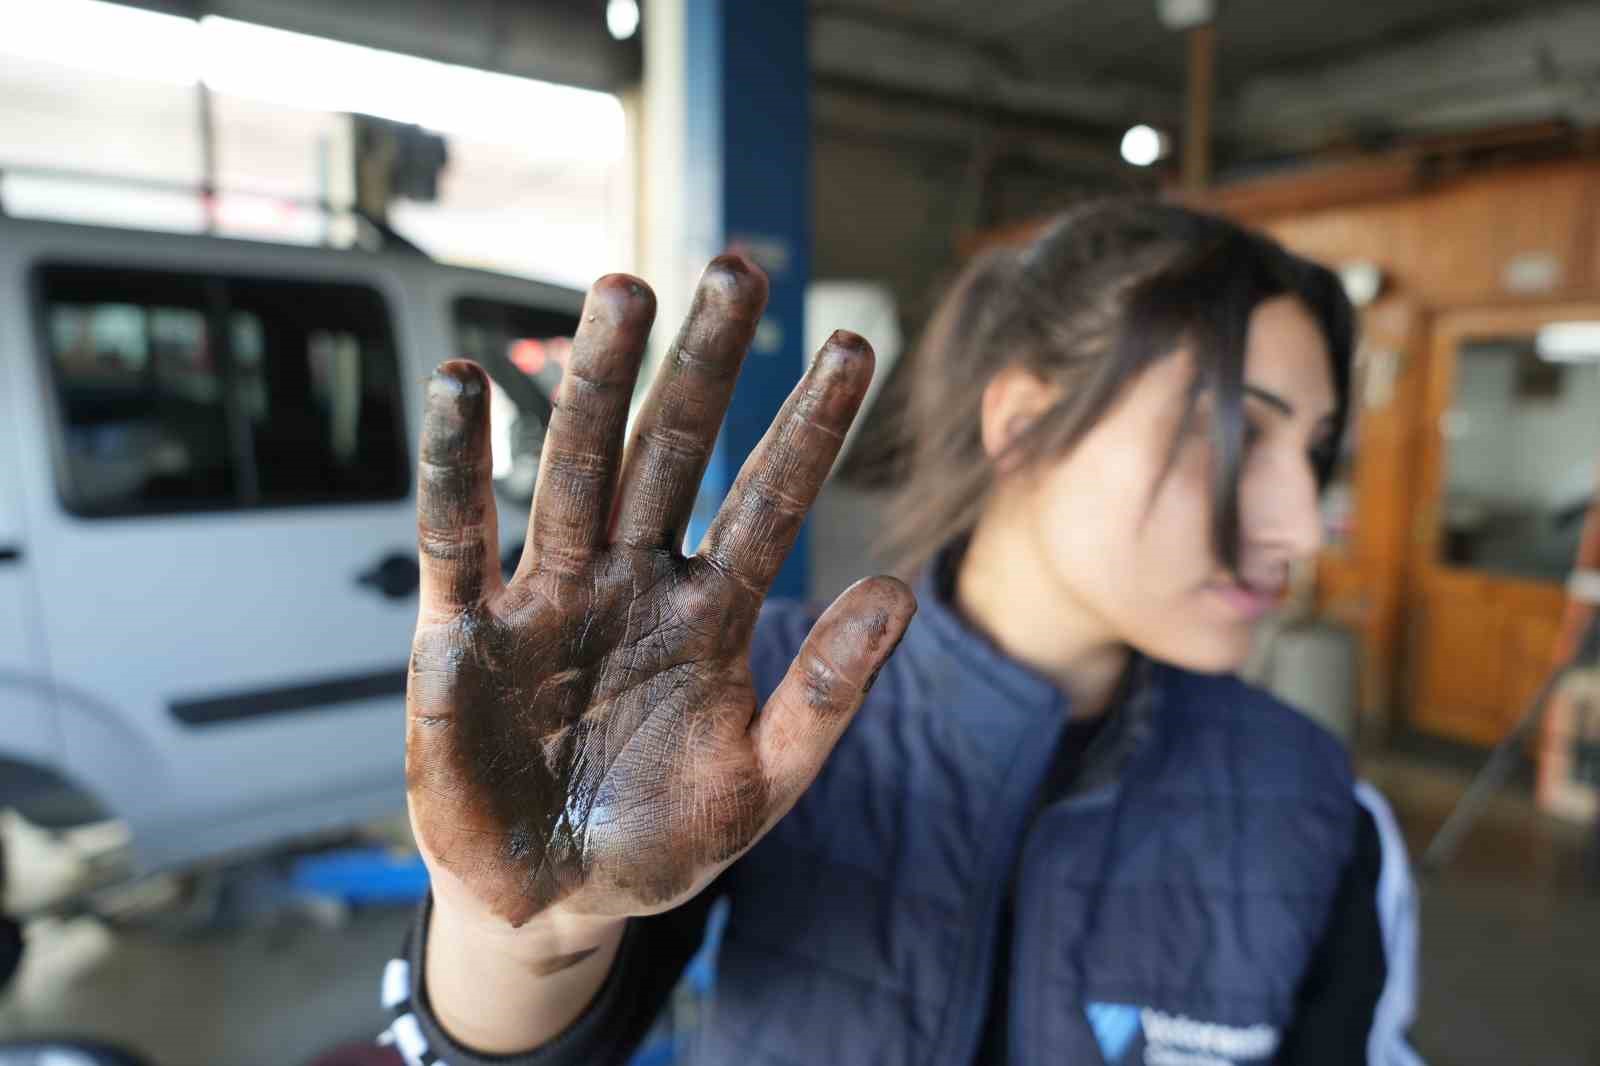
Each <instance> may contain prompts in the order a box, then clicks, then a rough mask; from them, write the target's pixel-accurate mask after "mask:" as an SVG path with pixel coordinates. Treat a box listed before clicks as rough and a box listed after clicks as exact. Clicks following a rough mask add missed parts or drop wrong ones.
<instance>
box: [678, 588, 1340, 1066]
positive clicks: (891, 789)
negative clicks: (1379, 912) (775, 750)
mask: <svg viewBox="0 0 1600 1066" xmlns="http://www.w3.org/2000/svg"><path fill="white" fill-rule="evenodd" d="M918 598H919V601H920V604H921V609H920V611H919V614H918V616H917V619H916V621H915V622H913V623H912V626H911V629H910V631H909V632H908V634H907V636H906V639H905V641H904V642H903V643H902V645H901V647H900V649H899V651H898V652H896V654H895V656H894V658H893V659H892V660H891V661H890V663H889V665H888V666H887V667H886V668H885V669H884V671H883V673H882V675H881V676H880V678H879V680H878V683H877V685H876V687H875V688H874V689H873V691H872V693H871V695H870V696H869V698H868V700H867V703H866V705H865V706H864V707H863V708H862V710H861V711H860V713H859V714H858V715H857V717H856V720H855V721H854V722H853V723H852V724H851V726H850V729H849V730H848V731H847V733H846V734H845V736H844V738H843V739H842V740H841V741H840V743H839V745H838V747H837V748H836V749H835V751H834V753H833V755H832V756H831V757H830V758H829V759H828V761H827V763H826V765H825V766H824V768H823V771H822V773H821V775H820V777H819V778H818V779H817V781H816V782H815V784H814V785H813V786H812V787H811V789H810V790H809V791H807V792H806V794H805V795H804V796H803V797H802V799H801V800H800V802H799V804H798V805H797V806H796V807H795V809H794V810H793V811H792V812H791V813H790V814H789V815H788V816H787V817H786V818H785V819H784V820H783V821H782V822H780V823H779V824H778V826H777V827H776V828H775V829H774V830H773V831H772V832H771V833H770V834H769V835H768V836H767V837H766V838H765V839H763V840H762V841H761V843H760V844H758V845H757V846H756V847H755V848H754V849H753V850H752V851H751V852H750V853H749V854H748V855H746V856H745V857H744V858H743V859H741V860H740V861H739V862H738V863H736V864H735V865H734V867H732V868H731V869H730V870H729V871H728V874H727V875H726V876H725V878H724V882H725V884H726V886H727V888H728V891H729V896H730V901H731V909H730V912H729V918H728V924H727V927H726V931H725V933H724V938H723V943H722V949H721V953H720V956H719V958H718V979H717V992H716V997H715V1000H714V1001H713V1003H712V1004H711V1006H710V1008H709V1012H708V1016H707V1017H706V1018H705V1020H704V1023H703V1030H702V1040H701V1041H700V1044H701V1052H702V1053H701V1055H700V1056H699V1057H698V1058H697V1060H696V1061H699V1062H702V1063H715V1064H727V1066H733V1064H740V1066H745V1064H770V1066H802V1064H804V1066H809V1064H812V1063H827V1064H829V1066H868V1064H871V1066H970V1064H971V1063H972V1060H973V1056H974V1055H975V1053H976V1049H977V1047H978V1041H979V1038H980V1033H981V1028H982V1025H983V1018H984V1012H985V1009H986V1006H987V1003H986V1000H987V996H988V993H989V989H990V987H991V984H992V982H991V974H990V971H991V968H992V966H993V965H994V961H993V960H994V959H995V958H996V950H995V939H996V936H997V935H998V933H997V931H998V918H999V913H1000V907H1001V905H1002V902H1003V900H1004V898H1005V893H1006V892H1007V891H1008V889H1009V888H1010V886H1011V885H1012V881H1013V875H1014V876H1015V891H1014V895H1013V897H1012V898H1013V899H1014V901H1015V911H1014V921H1013V925H1012V928H1013V938H1014V939H1013V941H1012V945H1011V952H1010V962H1011V967H1012V969H1011V975H1010V978H1011V979H1010V981H1009V989H1010V996H1011V1000H1010V1004H1009V1026H1010V1028H1009V1045H1010V1055H1011V1061H1012V1062H1013V1063H1019V1064H1020V1063H1028V1064H1033V1063H1063V1064H1078V1063H1088V1064H1093V1063H1101V1062H1104V1063H1107V1064H1109V1066H1121V1064H1124V1063H1134V1062H1142V1063H1146V1064H1149V1066H1200V1064H1204V1066H1219V1064H1232V1063H1259V1062H1266V1061H1270V1059H1271V1056H1272V1052H1273V1050H1274V1049H1275V1048H1276V1046H1277V1041H1278V1039H1279V1037H1280V1035H1281V1034H1282V1032H1283V1031H1284V1029H1285V1028H1286V1026H1287V1025H1288V1023H1289V1021H1290V1020H1291V1018H1292V1017H1293V1013H1294V1006H1295V996H1296V990H1297V988H1298V986H1299V984H1300V980H1301V977H1302V975H1303V974H1304V973H1305V971H1306V968H1307V966H1308V963H1309V961H1310V957H1311V954H1312V950H1313V948H1314V947H1315V945H1316V944H1317V942H1318V939H1319V937H1320V934H1321V932H1322V930H1323V928H1324V926H1325V925H1326V923H1327V919H1328V914H1329V911H1330V907H1331V905H1332V902H1333V896H1334V891H1335V889H1336V887H1337V883H1338V880H1339V875H1340V872H1341V870H1342V868H1343V866H1344V865H1345V862H1346V860H1347V858H1348V857H1349V855H1350V852H1351V848H1352V844H1353V839H1354V833H1355V826H1356V804H1355V801H1354V799H1353V798H1352V792H1351V789H1352V778H1351V771H1350V767H1349V762H1348V759H1347V757H1346V755H1345V753H1344V750H1343V748H1342V747H1341V746H1340V745H1339V744H1338V742H1337V741H1335V740H1334V739H1333V738H1332V737H1331V736H1330V735H1329V734H1327V733H1326V732H1324V731H1323V730H1322V729H1321V728H1319V727H1318V726H1317V725H1315V724H1314V723H1313V722H1311V721H1310V720H1309V719H1307V718H1306V717H1304V716H1302V715H1300V714H1298V713H1297V712H1295V711H1293V710H1291V709H1290V708H1288V707H1286V706H1284V705H1283V704H1281V703H1279V702H1277V701H1276V700H1274V699H1273V698H1272V697H1271V696H1269V695H1267V694H1266V693H1264V692H1261V691H1259V690H1257V689H1254V688H1252V687H1250V686H1248V685H1246V684H1244V683H1243V682H1241V681H1239V680H1237V679H1235V678H1232V677H1222V676H1207V675H1200V674H1194V673H1189V672H1186V671H1183V670H1179V669H1175V668H1173V667H1170V666H1166V665H1163V664H1160V663H1154V662H1144V663H1142V664H1141V665H1140V666H1139V669H1140V670H1142V671H1144V676H1143V677H1142V678H1141V679H1139V680H1138V683H1137V684H1136V685H1135V686H1134V688H1133V690H1132V691H1133V695H1132V697H1131V698H1130V699H1129V700H1128V702H1127V703H1125V704H1124V705H1123V706H1122V707H1120V708H1118V709H1117V710H1116V711H1115V712H1114V716H1113V717H1112V718H1111V719H1110V720H1108V722H1107V723H1106V725H1105V727H1104V728H1102V729H1101V730H1100V731H1099V733H1098V734H1097V735H1096V737H1095V740H1094V741H1093V743H1092V744H1091V746H1090V748H1089V750H1088V751H1087V752H1086V753H1085V755H1084V758H1083V762H1082V764H1081V770H1080V772H1079V774H1078V776H1077V778H1076V780H1075V782H1074V785H1073V786H1072V788H1071V789H1070V790H1069V792H1068V794H1067V795H1065V796H1063V797H1061V798H1059V799H1058V800H1056V801H1055V802H1052V803H1051V804H1049V805H1048V806H1045V807H1043V808H1036V803H1035V799H1036V796H1037V793H1038V791H1039V789H1040V786H1041V784H1042V782H1043V781H1044V779H1045V776H1046V773H1047V771H1048V770H1049V767H1050V762H1051V758H1052V755H1053V753H1054V749H1055V744H1056V739H1057V737H1058V736H1059V734H1060V731H1061V728H1062V724H1063V722H1064V721H1065V719H1066V715H1067V711H1068V709H1067V707H1066V701H1065V697H1064V695H1063V694H1062V693H1061V691H1060V690H1059V689H1058V688H1057V687H1056V686H1055V685H1054V684H1052V683H1051V682H1050V681H1048V680H1046V679H1045V678H1043V677H1040V676H1038V675H1037V674H1034V673H1033V672H1031V671H1030V670H1028V669H1027V668H1025V667H1023V666H1021V665H1020V664H1018V663H1016V662H1015V661H1014V660H1011V659H1008V658H1007V657H1005V656H1004V655H1002V654H1001V653H1000V652H999V651H998V650H997V649H996V648H994V647H993V645H992V644H991V643H990V642H988V641H987V640H986V639H985V638H984V637H982V636H981V635H979V634H978V633H976V632H974V631H973V630H972V629H970V628H969V627H968V626H967V625H966V624H965V623H964V622H963V621H962V620H961V619H960V618H959V617H958V616H957V615H956V614H955V613H954V612H953V611H952V610H951V608H950V607H949V606H948V605H947V604H944V603H942V602H940V600H939V598H938V597H937V596H936V595H935V594H934V591H933V589H932V587H931V583H929V582H926V581H925V582H924V583H923V586H922V588H920V589H919V597H918ZM817 613H818V611H817V610H816V609H813V608H807V607H804V606H801V605H798V604H789V603H773V604H770V605H769V606H768V607H767V609H766V611H765V613H764V615H763V618H762V621H761V624H760V626H759V628H758V630H757V635H756V640H755V644H754V647H753V648H752V665H753V668H754V671H755V681H756V687H757V690H758V695H759V697H760V700H762V701H764V700H765V699H766V697H767V695H768V694H769V693H770V692H771V690H772V689H773V688H774V687H775V686H776V684H777V683H778V681H779V680H780V679H781V678H782V676H783V674H784V672H785V671H786V670H787V669H788V666H789V663H790V661H791V660H792V658H793V657H794V654H795V652H796V651H797V650H798V649H799V647H800V644H801V642H802V640H803V639H804V638H805V635H806V633H807V631H808V630H809V628H810V625H811V622H812V621H813V620H814V618H815V617H816V615H817Z"/></svg>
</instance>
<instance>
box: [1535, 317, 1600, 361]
mask: <svg viewBox="0 0 1600 1066" xmlns="http://www.w3.org/2000/svg"><path fill="white" fill-rule="evenodd" d="M1533 344H1534V348H1535V350H1537V351H1538V353H1539V358H1541V359H1543V360H1545V361H1546V362H1550V363H1594V362H1600V322H1552V323H1550V324H1549V325H1548V326H1545V327H1543V328H1542V329H1540V330H1539V333H1538V336H1537V337H1535V338H1534V342H1533Z"/></svg>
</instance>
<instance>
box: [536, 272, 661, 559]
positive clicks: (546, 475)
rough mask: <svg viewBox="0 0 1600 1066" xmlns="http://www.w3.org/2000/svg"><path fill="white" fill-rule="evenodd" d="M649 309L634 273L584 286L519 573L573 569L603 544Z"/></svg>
mask: <svg viewBox="0 0 1600 1066" xmlns="http://www.w3.org/2000/svg"><path fill="white" fill-rule="evenodd" d="M655 314H656V298H655V294H654V293H653V292H651V291H650V287H649V286H648V285H646V284H645V283H644V282H642V281H640V280H639V279H638V278H635V277H630V276H629V275H627V274H609V275H607V276H606V277H603V278H601V279H600V280H599V281H597V282H595V283H594V286H593V287H592V288H591V289H590V290H589V296H588V298H587V299H586V300H585V301H584V305H583V318H582V321H581V323H580V324H579V326H578V333H577V336H576V337H575V338H573V342H572V358H571V359H570V360H569V362H568V363H567V367H566V371H565V373H563V375H562V377H561V386H560V389H559V390H558V395H557V397H556V404H555V410H554V411H553V412H552V414H551V417H550V426H549V429H548V432H547V433H546V435H545V441H544V454H543V456H542V457H541V458H540V461H539V481H538V488H537V489H536V491H535V495H534V502H533V514H532V516H531V517H530V519H529V522H528V531H529V536H528V539H527V545H526V547H525V548H524V550H523V554H522V563H521V566H520V567H519V569H518V572H519V573H521V572H525V571H531V570H536V569H548V570H555V571H559V572H564V573H574V572H576V571H577V570H578V569H580V568H581V567H582V566H583V565H584V563H586V562H587V561H588V560H589V558H590V556H591V555H592V554H593V553H594V551H595V550H596V549H597V548H599V547H600V546H602V545H603V544H604V542H605V537H606V526H607V523H608V521H609V519H610V515H611V504H612V498H613V496H614V494H615V491H616V484H617V475H618V470H619V468H620V466H621V457H622V438H623V433H624V431H625V430H626V428H627V424H628V403H629V401H630V400H631V399H632V398H633V387H634V383H635V381H637V380H638V377H639V364H640V363H641V362H642V361H643V359H644V351H645V342H646V341H647V340H648V339H649V337H650V325H651V323H652V322H654V321H655Z"/></svg>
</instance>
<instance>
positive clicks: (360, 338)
mask: <svg viewBox="0 0 1600 1066" xmlns="http://www.w3.org/2000/svg"><path fill="white" fill-rule="evenodd" d="M38 276H39V282H40V293H41V298H42V306H43V314H44V317H45V322H44V326H45V329H44V337H45V342H46V347H47V348H48V355H49V361H50V368H51V377H52V380H53V382H54V386H55V393H56V403H57V410H58V414H59V419H58V421H59V424H60V439H59V441H58V449H57V450H58V454H59V456H60V460H59V463H58V477H59V481H60V487H61V496H62V499H63V501H64V502H65V503H66V505H67V507H68V508H69V509H70V510H72V511H74V512H76V513H79V514H84V515H122V514H140V513H152V512H168V511H177V510H192V509H196V508H217V507H258V506H276V505H285V504H306V503H345V502H358V501H366V500H383V499H397V498H401V497H404V496H405V495H406V494H407V493H408V491H409V489H410V473H409V467H410V460H409V458H408V454H407V449H406V446H405V432H404V422H403V418H404V415H403V412H402V408H401V382H400V372H399V365H398V360H397V356H396V352H395V347H394V342H393V336H392V332H391V330H390V327H389V318H388V313H387V311H386V309H385V307H384V304H383V301H382V298H381V297H380V296H379V295H378V294H377V293H376V292H375V291H373V290H372V289H369V288H366V287H364V286H359V285H345V284H320V283H310V282H300V281H259V280H253V279H238V278H235V279H229V278H204V277H199V276H188V275H179V274H168V273H159V272H147V271H130V270H106V269H103V268H84V267H65V266H49V267H44V268H42V269H41V270H40V271H39V275H38Z"/></svg>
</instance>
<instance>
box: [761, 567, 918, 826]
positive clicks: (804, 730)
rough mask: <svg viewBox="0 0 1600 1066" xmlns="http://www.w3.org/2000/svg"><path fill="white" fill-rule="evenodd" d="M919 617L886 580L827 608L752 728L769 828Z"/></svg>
mask: <svg viewBox="0 0 1600 1066" xmlns="http://www.w3.org/2000/svg"><path fill="white" fill-rule="evenodd" d="M916 613H917V598H916V596H915V595H914V594H913V593H912V591H911V590H910V589H909V588H907V587H906V585H905V583H904V582H902V581H899V580H897V579H895V578H892V577H873V578H867V579H865V580H862V581H858V582H856V583H855V584H854V585H851V586H850V587H849V588H847V589H845V590H844V592H842V593H840V594H839V598H838V599H836V600H834V601H833V604H832V606H830V607H829V608H828V609H827V610H826V611H824V612H823V613H822V617H821V618H818V619H817V622H816V625H814V626H812V627H811V633H810V635H808V636H807V637H806V640H805V643H804V644H802V645H801V646H800V653H799V654H798V655H796V656H795V659H794V662H793V663H792V664H791V665H790V667H789V672H788V673H787V674H786V675H784V679H783V681H782V682H781V683H780V684H779V685H778V687H777V688H776V689H775V690H774V691H773V693H772V697H771V698H770V699H768V700H767V705H766V706H765V707H764V708H763V709H762V711H761V713H760V714H758V715H756V718H755V722H754V723H753V724H752V725H751V726H750V736H751V739H752V741H753V742H754V745H755V750H756V758H757V760H758V761H759V763H760V765H761V769H762V772H763V774H764V775H765V778H766V781H767V786H768V789H767V794H768V802H769V803H770V804H771V809H770V810H769V811H768V812H767V824H768V825H769V826H770V825H771V824H772V823H773V822H776V821H777V820H778V819H779V818H781V817H783V815H784V814H785V813H787V812H788V810H789V808H790V807H792V806H793V805H794V802H795V800H796V799H798V798H799V796H800V794H801V793H802V792H804V791H805V790H806V788H807V787H809V786H810V784H811V782H812V780H813V779H815V778H816V776H817V772H818V771H819V770H820V769H821V768H822V763H823V761H824V760H825V759H827V757H828V753H829V752H831V751H832V750H833V746H834V744H835V743H836V742H837V741H838V739H839V737H840V736H841V735H842V734H843V733H844V730H845V727H846V726H848V725H849V724H850V720H851V719H852V718H853V717H854V716H855V713H856V711H857V710H858V709H859V708H860V707H861V703H862V701H863V700H864V699H865V698H866V695H867V692H868V691H870V690H871V688H872V685H873V682H874V681H876V680H877V677H878V673H879V671H881V670H882V669H883V666H884V664H885V663H886V662H888V661H889V656H890V655H892V654H893V653H894V650H895V648H896V647H898V646H899V644H900V639H901V638H902V637H903V636H905V632H906V627H907V626H909V625H910V624H911V619H912V618H913V617H914V616H915V615H916Z"/></svg>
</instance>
